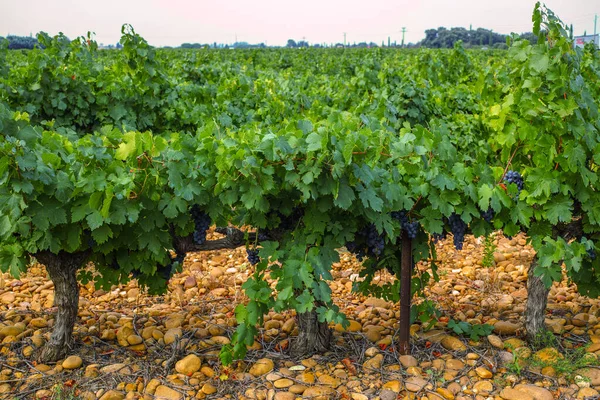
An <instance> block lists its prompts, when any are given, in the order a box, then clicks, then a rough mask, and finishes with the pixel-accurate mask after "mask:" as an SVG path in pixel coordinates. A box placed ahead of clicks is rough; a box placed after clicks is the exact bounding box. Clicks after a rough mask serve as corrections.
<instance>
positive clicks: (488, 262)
mask: <svg viewBox="0 0 600 400" xmlns="http://www.w3.org/2000/svg"><path fill="white" fill-rule="evenodd" d="M497 248H498V246H496V244H495V243H494V238H493V237H492V235H490V234H488V235H486V236H485V242H484V243H483V259H482V260H481V265H482V266H484V267H487V268H490V267H493V266H494V252H496V249H497Z"/></svg>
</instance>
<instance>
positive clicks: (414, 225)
mask: <svg viewBox="0 0 600 400" xmlns="http://www.w3.org/2000/svg"><path fill="white" fill-rule="evenodd" d="M391 216H392V218H394V219H395V220H397V221H399V222H400V227H401V228H402V229H403V230H405V231H406V233H407V234H408V238H409V239H415V238H416V237H417V234H418V233H419V226H420V225H419V223H418V222H417V221H413V222H410V221H409V220H408V214H407V213H406V211H404V210H402V211H392V213H391Z"/></svg>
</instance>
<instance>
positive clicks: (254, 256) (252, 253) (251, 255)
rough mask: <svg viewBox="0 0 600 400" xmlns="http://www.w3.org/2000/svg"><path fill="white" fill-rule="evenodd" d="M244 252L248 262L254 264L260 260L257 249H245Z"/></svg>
mask: <svg viewBox="0 0 600 400" xmlns="http://www.w3.org/2000/svg"><path fill="white" fill-rule="evenodd" d="M246 254H247V255H248V262H249V263H250V264H252V265H256V264H258V263H259V262H260V257H259V256H258V250H257V249H246Z"/></svg>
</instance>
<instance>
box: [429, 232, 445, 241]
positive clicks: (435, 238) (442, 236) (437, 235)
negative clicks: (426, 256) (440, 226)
mask: <svg viewBox="0 0 600 400" xmlns="http://www.w3.org/2000/svg"><path fill="white" fill-rule="evenodd" d="M446 235H447V232H446V231H443V232H442V233H434V234H433V235H431V238H432V239H433V241H434V242H439V241H440V240H444V239H446Z"/></svg>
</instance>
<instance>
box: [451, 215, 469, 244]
mask: <svg viewBox="0 0 600 400" xmlns="http://www.w3.org/2000/svg"><path fill="white" fill-rule="evenodd" d="M448 224H449V225H450V231H451V232H452V235H454V247H455V248H456V249H457V250H462V248H463V242H464V241H465V234H466V233H467V224H466V223H465V222H464V221H463V220H462V218H461V217H460V215H458V214H456V213H453V214H452V215H451V216H450V217H449V218H448Z"/></svg>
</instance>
